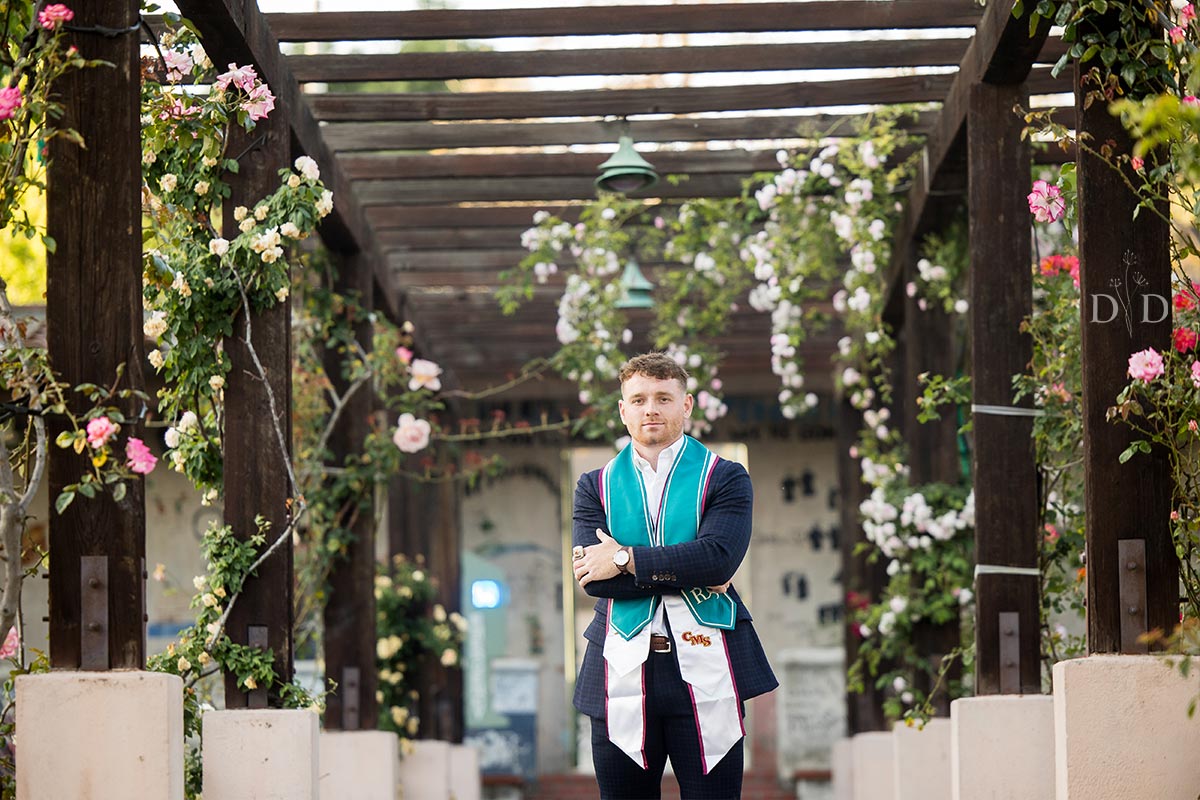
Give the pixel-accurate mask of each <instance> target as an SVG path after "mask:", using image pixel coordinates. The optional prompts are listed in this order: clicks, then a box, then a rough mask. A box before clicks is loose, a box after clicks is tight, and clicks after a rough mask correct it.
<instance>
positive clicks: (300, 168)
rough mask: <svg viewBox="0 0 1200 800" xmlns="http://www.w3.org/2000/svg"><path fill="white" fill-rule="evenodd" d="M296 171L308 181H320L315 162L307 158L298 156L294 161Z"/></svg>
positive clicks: (319, 173)
mask: <svg viewBox="0 0 1200 800" xmlns="http://www.w3.org/2000/svg"><path fill="white" fill-rule="evenodd" d="M295 166H296V171H297V172H299V173H300V174H301V175H303V176H304V177H305V179H307V180H309V181H316V180H320V178H321V170H320V169H319V168H318V167H317V162H316V161H313V160H312V159H311V158H309V157H308V156H300V157H299V158H297V159H296V165H295Z"/></svg>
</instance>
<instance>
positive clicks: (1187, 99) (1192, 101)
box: [1183, 94, 1200, 106]
mask: <svg viewBox="0 0 1200 800" xmlns="http://www.w3.org/2000/svg"><path fill="white" fill-rule="evenodd" d="M1183 104H1184V105H1185V106H1196V105H1200V99H1198V98H1197V97H1196V95H1194V94H1185V95H1184V96H1183Z"/></svg>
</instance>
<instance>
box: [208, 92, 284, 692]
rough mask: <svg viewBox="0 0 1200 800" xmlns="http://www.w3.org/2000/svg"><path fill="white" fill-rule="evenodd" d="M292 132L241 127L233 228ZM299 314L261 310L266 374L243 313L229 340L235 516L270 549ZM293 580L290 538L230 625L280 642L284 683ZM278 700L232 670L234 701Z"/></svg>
mask: <svg viewBox="0 0 1200 800" xmlns="http://www.w3.org/2000/svg"><path fill="white" fill-rule="evenodd" d="M288 134H289V131H288V125H287V118H286V111H285V109H282V108H278V107H277V108H276V109H275V110H274V111H273V112H272V113H271V115H270V116H269V117H268V118H267V119H265V120H260V121H259V123H258V125H257V126H256V127H255V128H254V130H253V131H251V132H250V133H245V132H243V131H242V130H241V129H240V128H238V127H237V126H233V133H231V137H232V138H233V142H232V145H231V146H230V148H229V152H231V153H240V152H242V151H243V150H245V149H246V148H250V149H249V151H248V152H247V153H246V155H245V156H244V157H243V158H242V160H241V169H240V171H239V173H238V174H237V175H236V176H233V182H232V189H233V194H232V196H231V197H230V198H229V202H228V203H227V204H226V206H225V211H224V230H225V231H227V232H228V231H236V230H237V222H235V221H234V219H233V210H234V208H236V207H237V206H239V205H243V206H246V207H248V208H251V209H252V208H254V206H255V205H256V203H257V202H258V201H259V200H261V199H262V198H263V197H264V196H266V195H267V194H269V193H271V192H273V191H275V189H277V188H278V187H279V174H278V170H279V169H281V168H283V167H285V166H287V164H288V153H289V149H288V148H289V137H288ZM227 238H228V236H227ZM291 319H292V309H291V304H290V303H288V302H285V303H280V304H278V305H277V306H275V307H274V308H272V309H270V310H268V311H265V312H262V313H255V314H254V315H253V316H252V317H251V320H250V325H251V335H250V342H251V344H252V346H253V348H254V351H255V352H256V353H257V355H258V359H259V361H260V362H261V363H262V367H263V370H264V371H265V373H266V381H265V382H264V381H263V380H262V377H261V376H260V375H259V371H258V367H257V366H256V365H255V363H254V359H253V358H252V356H251V353H250V350H249V348H248V347H247V346H246V338H245V336H246V319H245V316H244V315H243V314H238V316H237V318H236V319H235V320H234V323H233V336H232V337H231V338H229V339H227V340H226V341H225V352H226V353H227V354H228V355H229V360H230V362H231V364H232V369H231V370H230V373H229V381H228V384H227V386H226V388H225V522H226V524H228V525H231V526H233V530H234V533H235V534H236V535H237V536H239V537H243V538H247V537H249V536H251V535H253V534H254V533H255V532H256V527H255V521H254V520H255V517H256V516H258V515H262V516H263V517H265V518H266V519H267V520H268V521H269V522H270V523H271V528H270V530H269V531H268V532H267V545H266V546H268V547H269V546H270V545H271V543H272V542H274V541H275V539H276V538H277V537H278V536H279V535H280V534H281V533H282V532H283V530H284V529H285V528H286V526H287V523H288V518H289V516H290V512H289V509H288V501H289V498H290V497H291V487H290V486H289V480H288V469H287V462H288V461H290V459H291V446H292V414H291V408H292V344H291ZM268 389H269V392H268ZM272 395H273V401H274V406H273V407H272V406H271V400H270V396H272ZM272 414H273V415H274V417H273V418H272ZM280 433H282V438H283V442H282V447H281V442H280ZM293 586H294V583H293V579H292V544H291V541H290V540H289V541H287V542H285V543H284V544H282V545H281V546H280V547H279V548H278V549H277V550H276V551H275V552H274V553H273V554H272V555H271V556H270V558H268V559H267V560H266V561H265V562H264V563H263V565H262V566H261V567H259V569H258V574H257V576H252V577H250V578H247V580H246V584H245V586H244V587H243V589H242V594H241V596H240V598H239V599H238V601H237V605H235V606H234V609H233V612H232V613H231V614H230V615H229V622H228V624H227V626H226V632H227V633H228V634H229V637H230V638H231V639H232V640H233V641H235V642H238V643H240V644H249V645H253V646H257V647H269V648H271V650H272V651H273V652H274V656H275V663H274V666H275V674H276V676H277V677H278V679H279V680H280V681H283V682H287V681H290V680H291V679H292V672H293V661H292V645H293V640H292V595H293ZM277 700H278V698H276V697H272V698H270V699H268V697H267V692H266V689H265V687H264V688H259V689H256V690H254V691H252V692H250V693H249V694H247V693H245V692H243V691H241V690H240V689H239V688H238V686H237V676H236V675H226V676H225V705H226V707H228V708H245V707H249V708H265V707H266V706H267V705H268V704H270V705H275V704H276V702H277Z"/></svg>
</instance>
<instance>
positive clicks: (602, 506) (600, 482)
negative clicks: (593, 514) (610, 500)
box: [596, 469, 608, 514]
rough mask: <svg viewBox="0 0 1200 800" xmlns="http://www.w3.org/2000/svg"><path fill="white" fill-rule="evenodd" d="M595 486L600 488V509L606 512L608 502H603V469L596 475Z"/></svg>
mask: <svg viewBox="0 0 1200 800" xmlns="http://www.w3.org/2000/svg"><path fill="white" fill-rule="evenodd" d="M596 484H597V487H598V488H599V489H600V510H601V511H603V512H604V513H606V514H607V513H608V504H607V503H605V502H604V470H603V469H601V470H600V474H599V476H597V477H596Z"/></svg>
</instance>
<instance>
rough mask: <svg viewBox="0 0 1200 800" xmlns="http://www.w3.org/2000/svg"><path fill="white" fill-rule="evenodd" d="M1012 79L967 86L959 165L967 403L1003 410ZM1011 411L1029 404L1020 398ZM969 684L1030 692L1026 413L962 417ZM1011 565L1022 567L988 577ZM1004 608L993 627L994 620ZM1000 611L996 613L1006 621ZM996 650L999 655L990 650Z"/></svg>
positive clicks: (1023, 166) (1012, 224) (1025, 305)
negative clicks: (970, 599) (966, 221)
mask: <svg viewBox="0 0 1200 800" xmlns="http://www.w3.org/2000/svg"><path fill="white" fill-rule="evenodd" d="M1018 105H1021V106H1025V105H1028V92H1026V91H1025V90H1024V88H1023V87H1022V86H1020V85H1007V86H995V85H991V84H987V83H979V84H976V85H975V86H973V87H972V89H971V96H970V104H969V106H968V110H967V150H968V159H969V164H970V178H969V199H968V207H969V208H970V212H971V216H970V239H971V249H970V259H971V289H970V303H971V310H970V313H971V363H972V373H973V374H972V388H973V398H974V402H975V404H976V405H988V406H1001V407H1009V406H1012V405H1014V403H1013V388H1012V376H1013V375H1017V374H1020V373H1023V372H1026V371H1027V369H1028V365H1029V362H1030V360H1031V359H1032V358H1033V342H1032V340H1031V338H1030V336H1029V335H1028V334H1023V333H1020V332H1019V331H1020V326H1021V322H1022V320H1024V319H1026V318H1027V317H1029V315H1030V314H1032V313H1033V294H1032V292H1033V276H1032V271H1031V269H1030V247H1031V236H1030V230H1029V207H1028V204H1027V201H1026V199H1025V195H1026V194H1027V193H1028V189H1027V188H1026V186H1025V183H1026V182H1025V181H1024V180H1022V179H1021V178H1022V177H1023V176H1026V175H1029V174H1030V152H1029V145H1028V143H1027V142H1026V141H1024V140H1023V139H1022V137H1021V127H1022V120H1021V118H1020V117H1018V116H1017V115H1016V114H1015V113H1014V111H1013V109H1014V108H1015V107H1016V106H1018ZM1021 406H1022V407H1023V408H1027V409H1032V407H1033V403H1032V399H1031V398H1028V397H1026V398H1024V399H1023V400H1022V403H1021ZM974 433H975V450H974V454H973V457H974V476H975V563H976V564H979V565H982V567H981V569H980V574H979V575H978V577H977V578H976V581H975V587H976V592H975V602H976V619H975V691H976V693H977V694H981V695H984V694H1038V693H1039V692H1041V651H1040V641H1041V636H1040V630H1041V622H1040V608H1039V596H1038V572H1037V566H1038V539H1039V537H1038V530H1037V523H1038V509H1037V504H1038V497H1037V467H1036V462H1035V453H1034V447H1033V438H1032V437H1033V418H1032V417H1031V416H1011V415H1009V416H1005V415H1000V414H991V413H987V412H986V411H979V410H977V411H976V413H975V414H974ZM994 566H999V567H1015V568H1022V569H1026V570H1032V572H1031V573H1026V574H1014V573H997V572H988V570H989V568H990V567H994ZM1004 614H1016V615H1017V617H1016V620H1015V622H1014V623H1013V624H1005V625H1004V626H1002V625H1001V615H1004ZM1009 619H1010V618H1009V617H1005V620H1006V621H1007V620H1009ZM1002 653H1003V654H1004V656H1003V658H1002V656H1001V654H1002Z"/></svg>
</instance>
